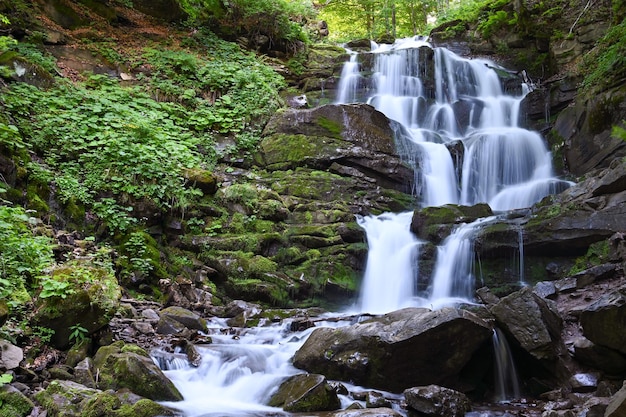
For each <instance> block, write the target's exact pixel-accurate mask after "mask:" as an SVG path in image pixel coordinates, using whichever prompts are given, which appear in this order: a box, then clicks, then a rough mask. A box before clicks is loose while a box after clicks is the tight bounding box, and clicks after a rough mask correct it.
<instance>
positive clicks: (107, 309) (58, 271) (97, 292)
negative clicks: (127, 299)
mask: <svg viewBox="0 0 626 417" xmlns="http://www.w3.org/2000/svg"><path fill="white" fill-rule="evenodd" d="M49 279H50V280H54V281H56V282H58V283H66V284H70V285H71V286H72V287H71V288H74V290H73V291H66V292H65V291H64V290H62V289H59V290H57V291H58V292H59V293H58V294H53V295H51V296H49V297H46V298H42V297H41V296H40V297H39V298H38V299H37V305H36V309H35V315H34V318H33V323H34V324H35V325H36V326H41V327H46V328H49V329H52V330H54V334H53V335H52V338H51V340H50V344H51V345H52V346H53V347H56V348H58V349H67V348H69V347H70V345H71V344H72V343H73V342H74V340H73V339H70V336H71V335H72V332H73V329H72V327H73V326H75V325H80V326H81V327H82V328H84V329H86V332H85V333H84V334H82V336H84V337H88V336H90V335H93V334H94V333H96V332H97V331H98V330H100V329H102V328H103V327H105V326H107V325H108V324H109V321H111V319H112V318H113V316H114V315H115V312H116V311H117V309H118V307H119V300H120V298H121V295H122V292H121V288H120V286H119V285H118V282H117V278H116V277H115V275H114V274H113V272H112V271H110V270H108V269H106V268H103V267H99V266H97V265H94V264H92V263H91V261H90V260H82V259H76V260H74V261H71V262H66V263H65V264H63V265H62V266H58V267H56V268H55V269H54V270H53V271H52V275H51V276H50V277H49Z"/></svg>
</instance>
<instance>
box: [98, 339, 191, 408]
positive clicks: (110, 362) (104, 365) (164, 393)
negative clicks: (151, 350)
mask: <svg viewBox="0 0 626 417" xmlns="http://www.w3.org/2000/svg"><path fill="white" fill-rule="evenodd" d="M94 367H95V368H97V369H99V370H100V377H99V380H98V388H100V389H113V390H118V389H122V388H127V389H129V390H131V391H132V392H134V393H135V394H138V395H141V396H142V397H145V398H148V399H150V400H154V401H181V400H182V399H183V397H182V395H181V394H180V392H179V391H178V390H177V389H176V387H175V386H174V384H173V383H172V381H170V380H169V379H168V378H167V377H166V376H165V375H164V374H163V372H162V371H161V370H160V369H159V368H158V367H157V366H156V365H155V364H154V362H153V361H152V359H151V358H150V356H149V355H148V354H147V353H146V352H145V351H144V350H143V349H141V348H139V347H138V346H135V345H126V344H125V343H124V342H122V341H118V342H115V343H113V344H112V345H109V346H103V347H101V348H100V349H98V352H96V355H95V356H94Z"/></svg>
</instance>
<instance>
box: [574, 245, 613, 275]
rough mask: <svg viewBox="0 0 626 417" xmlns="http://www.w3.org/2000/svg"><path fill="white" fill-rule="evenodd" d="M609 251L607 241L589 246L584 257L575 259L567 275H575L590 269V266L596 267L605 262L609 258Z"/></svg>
mask: <svg viewBox="0 0 626 417" xmlns="http://www.w3.org/2000/svg"><path fill="white" fill-rule="evenodd" d="M609 250H610V246H609V241H608V240H603V241H600V242H596V243H593V244H591V245H590V246H589V249H587V253H586V254H585V255H584V256H580V257H578V258H576V261H575V263H574V265H573V266H572V268H571V269H570V271H569V275H575V274H577V273H578V272H581V271H584V270H586V269H588V268H591V267H592V266H597V265H600V264H602V263H604V262H607V261H608V258H609Z"/></svg>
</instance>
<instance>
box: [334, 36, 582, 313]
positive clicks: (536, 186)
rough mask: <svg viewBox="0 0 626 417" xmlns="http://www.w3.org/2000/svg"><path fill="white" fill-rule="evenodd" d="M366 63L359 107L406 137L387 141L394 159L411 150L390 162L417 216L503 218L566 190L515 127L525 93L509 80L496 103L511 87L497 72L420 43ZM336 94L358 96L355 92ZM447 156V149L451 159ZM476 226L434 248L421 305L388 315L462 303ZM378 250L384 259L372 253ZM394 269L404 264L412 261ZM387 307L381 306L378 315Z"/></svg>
mask: <svg viewBox="0 0 626 417" xmlns="http://www.w3.org/2000/svg"><path fill="white" fill-rule="evenodd" d="M372 53H373V54H374V65H373V71H372V73H373V74H372V76H371V78H372V80H371V83H368V82H365V84H366V85H370V84H371V85H372V86H373V87H372V88H371V90H370V91H369V95H368V96H367V97H366V98H365V99H364V101H366V102H367V103H369V104H371V105H373V106H374V107H376V109H378V110H380V111H381V112H383V113H385V115H387V117H389V118H390V119H393V120H395V121H397V122H399V123H400V124H402V125H403V126H404V128H405V130H406V132H408V134H403V135H397V137H396V141H397V142H398V147H399V148H400V149H403V150H406V149H411V146H408V145H407V144H406V143H404V142H407V141H410V142H411V145H413V146H412V149H417V152H416V154H415V155H410V156H409V157H407V155H406V154H405V153H404V152H399V154H400V155H401V156H402V157H403V159H404V160H405V162H406V163H408V164H412V166H413V167H414V169H415V171H416V172H417V173H418V175H417V179H416V182H419V184H416V185H415V187H414V189H415V190H416V194H417V196H416V197H417V200H418V203H419V204H420V205H421V206H441V205H444V204H450V203H452V204H462V205H474V204H477V203H488V204H489V205H490V206H491V208H492V209H493V210H494V211H496V212H498V211H506V210H511V209H516V208H522V207H529V206H531V205H532V204H534V203H535V202H537V201H539V200H540V199H541V198H543V197H545V196H546V195H548V194H553V193H556V192H559V191H562V190H564V189H566V188H568V187H569V186H570V185H571V184H570V183H568V182H566V181H562V180H559V179H557V178H555V177H554V176H553V173H552V162H551V155H550V152H548V149H547V147H546V145H545V143H544V140H543V139H542V137H541V136H540V135H539V134H538V133H536V132H532V131H529V130H526V129H524V128H522V127H520V126H519V119H520V104H521V101H522V99H523V98H524V96H525V95H526V94H527V93H528V91H529V86H528V85H526V84H525V83H523V82H522V80H520V79H518V80H517V85H516V87H515V88H514V91H515V92H514V94H507V93H505V91H504V89H503V87H502V85H503V83H504V81H503V78H502V77H503V76H504V77H505V78H506V79H508V81H509V82H511V81H512V80H514V79H515V77H514V75H512V74H510V73H509V72H508V71H506V70H505V69H504V68H501V67H499V66H498V65H496V64H495V63H493V62H491V61H489V60H485V59H465V58H461V57H459V56H457V55H455V54H454V53H452V52H451V51H449V50H447V49H444V48H435V49H433V48H431V47H430V45H429V44H428V43H426V42H425V41H424V40H423V39H421V38H411V39H403V40H401V41H397V42H396V43H395V44H394V45H381V46H380V47H377V48H376V49H374V50H373V51H372ZM357 63H358V56H354V55H353V56H352V58H351V63H350V71H351V74H352V75H351V76H350V77H352V78H354V77H357V76H358V75H356V71H357V68H358V67H357ZM361 83H363V80H361ZM341 85H342V86H345V87H346V88H351V89H355V88H357V84H355V83H350V84H347V83H346V84H341ZM358 96H359V93H358V91H351V92H350V93H347V92H345V91H343V90H341V91H339V92H338V102H339V103H342V102H345V101H344V98H345V97H358ZM451 149H455V152H454V153H455V154H456V158H453V156H452V154H453V152H451ZM459 149H461V151H459ZM484 222H485V220H479V221H477V222H475V223H472V224H469V225H461V226H460V227H458V228H457V229H456V230H455V231H454V232H453V234H452V235H451V236H450V237H448V238H447V239H446V241H445V242H444V244H443V246H442V247H440V248H439V250H438V258H437V264H436V268H435V271H434V273H433V276H432V280H431V281H432V282H431V285H430V288H431V290H430V294H429V296H428V297H426V298H425V299H419V298H416V297H415V295H416V294H415V293H411V294H410V296H406V297H404V298H403V299H402V303H399V304H397V305H396V306H395V308H396V309H397V308H400V307H403V306H404V305H405V303H406V302H407V300H408V299H412V300H414V305H424V306H440V305H444V304H446V301H445V300H448V301H454V300H456V301H459V300H466V301H467V300H469V299H471V297H472V294H473V281H474V277H473V273H472V270H473V268H472V265H473V256H474V255H473V250H472V247H473V238H474V236H475V234H476V231H477V230H478V228H479V227H480V226H481V224H483V223H484ZM360 224H361V225H362V226H363V227H364V228H365V230H366V232H367V233H368V241H369V233H370V232H372V231H373V230H374V229H376V228H375V227H373V226H370V224H369V222H368V221H362V222H360ZM388 227H390V226H389V225H388ZM375 233H380V232H379V231H376V232H375ZM403 239H404V238H403ZM379 250H380V251H383V253H376V252H375V251H379ZM392 251H393V249H391V248H390V247H389V245H387V246H385V245H373V246H371V247H370V257H371V258H373V259H389V258H390V255H391V253H392ZM394 254H396V255H397V252H394ZM406 256H414V254H411V253H407V254H406ZM396 262H397V263H398V264H408V263H411V262H412V260H411V259H404V260H397V261H396ZM375 268H380V267H378V266H376V263H375V261H374V260H369V261H368V267H367V271H366V277H367V280H368V282H369V281H371V280H374V279H375V278H374V277H373V274H375V271H374V269H375ZM411 274H412V275H414V276H416V275H417V273H416V271H412V272H411V273H404V274H398V276H402V277H403V278H402V279H405V278H404V277H406V276H407V275H411ZM379 279H381V280H382V281H383V282H385V281H387V282H388V275H386V274H385V273H382V274H381V275H380V278H379ZM420 279H421V278H420ZM403 285H404V286H405V288H409V287H411V286H410V285H408V284H403ZM370 288H371V289H373V290H374V291H376V292H375V293H373V294H372V295H371V296H370V295H368V294H367V291H369V289H370ZM363 292H364V293H363V295H362V300H366V299H370V298H372V297H375V294H378V295H379V294H380V289H379V288H376V286H375V285H373V284H369V283H368V285H364V286H363ZM363 306H365V305H364V304H363ZM390 307H392V306H389V305H388V304H386V303H385V309H389V308H390ZM370 308H372V307H371V306H368V309H370ZM363 311H365V310H363Z"/></svg>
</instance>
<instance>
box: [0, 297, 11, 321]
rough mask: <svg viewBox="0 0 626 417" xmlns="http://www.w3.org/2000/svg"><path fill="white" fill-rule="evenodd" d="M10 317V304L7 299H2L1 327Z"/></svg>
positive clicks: (0, 307) (0, 308)
mask: <svg viewBox="0 0 626 417" xmlns="http://www.w3.org/2000/svg"><path fill="white" fill-rule="evenodd" d="M8 318H9V305H8V304H7V302H6V300H0V327H2V326H4V323H6V321H7V319H8Z"/></svg>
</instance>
